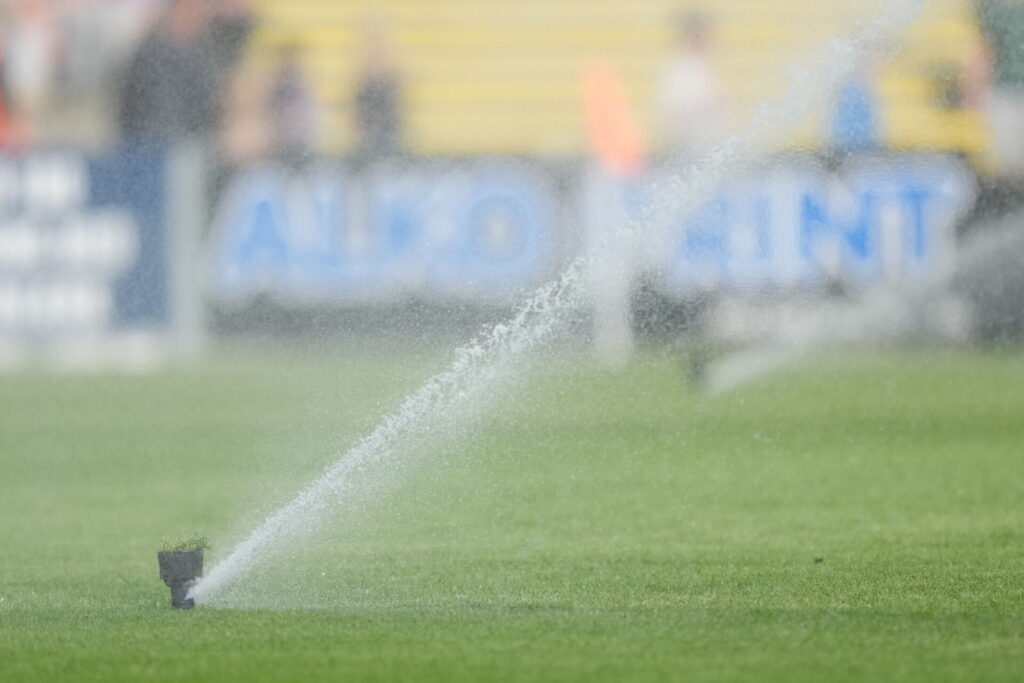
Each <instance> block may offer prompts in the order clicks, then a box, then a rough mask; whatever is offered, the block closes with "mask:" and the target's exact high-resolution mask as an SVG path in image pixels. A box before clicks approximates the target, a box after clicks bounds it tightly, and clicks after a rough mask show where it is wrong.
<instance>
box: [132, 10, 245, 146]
mask: <svg viewBox="0 0 1024 683" xmlns="http://www.w3.org/2000/svg"><path fill="white" fill-rule="evenodd" d="M253 25H254V20H253V19H252V15H251V11H250V10H249V8H248V3H244V2H240V1H239V0H230V1H222V2H212V3H211V2H205V1H204V0H170V3H169V4H168V6H167V8H166V10H165V11H164V13H163V15H162V16H161V18H160V19H159V21H158V22H157V24H156V26H155V27H154V28H153V29H152V30H151V31H150V33H149V34H148V35H147V36H146V37H145V38H144V39H143V40H142V42H141V44H140V45H139V47H138V49H137V50H136V52H135V54H134V55H133V57H132V59H131V61H130V64H129V67H128V71H127V74H126V76H125V79H124V83H123V85H122V88H121V96H120V115H119V123H120V129H121V135H122V138H124V139H125V140H127V141H133V142H170V141H173V140H175V139H180V138H182V137H187V136H200V137H207V136H210V135H211V134H213V132H214V131H215V129H216V128H217V126H218V123H219V119H220V112H221V106H222V104H223V102H222V93H223V92H225V90H226V88H227V84H228V83H229V82H230V75H231V72H232V70H233V69H234V67H235V65H236V63H237V61H238V59H239V57H240V55H241V52H242V48H243V47H244V44H245V41H246V39H247V38H248V35H249V33H251V31H252V28H253Z"/></svg>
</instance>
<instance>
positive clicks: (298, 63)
mask: <svg viewBox="0 0 1024 683" xmlns="http://www.w3.org/2000/svg"><path fill="white" fill-rule="evenodd" d="M267 104H268V107H267V109H268V115H269V119H270V126H271V132H272V134H273V136H274V141H273V147H274V149H273V152H274V155H275V156H276V157H277V158H278V159H280V160H282V161H284V162H285V163H288V164H291V165H301V164H302V163H303V162H305V161H306V160H308V159H309V158H310V157H311V156H312V155H313V152H314V149H315V145H316V136H317V123H318V118H319V117H318V112H317V102H316V98H314V96H313V94H312V92H311V91H310V88H309V84H308V83H307V80H306V74H305V71H304V70H303V67H302V60H301V49H300V47H299V46H298V45H297V44H295V43H292V44H289V45H285V46H284V47H282V48H281V50H280V52H278V57H277V66H276V68H275V70H274V75H273V82H272V83H271V88H270V94H269V97H268V103H267Z"/></svg>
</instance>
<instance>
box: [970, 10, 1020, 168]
mask: <svg viewBox="0 0 1024 683" xmlns="http://www.w3.org/2000/svg"><path fill="white" fill-rule="evenodd" d="M977 10H978V20H979V24H980V26H981V30H982V34H983V36H984V39H985V42H986V50H985V55H984V56H985V58H986V61H987V64H988V69H987V71H988V74H989V76H988V78H987V79H986V80H987V86H988V98H987V100H988V102H987V104H988V115H989V123H990V126H991V131H992V142H993V147H994V149H995V161H996V173H997V175H999V176H1000V177H1001V178H1003V179H1006V180H1013V181H1014V182H1022V181H1024V0H979V2H978V4H977Z"/></svg>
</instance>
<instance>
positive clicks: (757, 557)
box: [0, 351, 1024, 683]
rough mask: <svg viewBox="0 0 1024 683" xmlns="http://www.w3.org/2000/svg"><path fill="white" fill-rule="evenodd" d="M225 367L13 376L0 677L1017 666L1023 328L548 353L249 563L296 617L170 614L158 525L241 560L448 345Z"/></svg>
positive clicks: (980, 671) (949, 676)
mask: <svg viewBox="0 0 1024 683" xmlns="http://www.w3.org/2000/svg"><path fill="white" fill-rule="evenodd" d="M216 360H217V362H214V361H212V360H211V361H210V362H209V363H206V364H202V365H200V366H197V367H188V368H184V369H179V370H174V371H171V370H167V371H164V372H161V373H158V374H155V375H151V376H109V375H103V376H71V375H64V376H61V375H34V374H27V375H13V376H4V377H2V378H0V406H2V410H0V681H3V682H4V683H8V682H14V681H57V680H104V681H107V680H126V681H137V680H188V681H200V680H236V681H258V680H296V681H305V680H311V679H333V680H381V681H384V680H427V681H435V680H436V681H451V680H539V679H545V680H586V681H591V680H610V681H618V680H688V681H725V680H759V681H760V680H771V681H880V680H900V681H945V680H955V681H1021V680H1024V355H1022V354H1021V353H1020V352H1016V353H1000V354H995V353H991V354H987V353H981V352H972V353H967V352H962V353H954V352H948V351H942V352H939V351H934V352H927V353H924V352H918V353H911V352H902V353H888V354H875V355H868V354H865V355H860V356H856V357H843V358H833V359H822V360H818V361H814V362H812V363H810V364H808V365H806V366H804V367H801V368H794V369H791V370H789V371H787V372H785V373H781V374H779V375H777V376H775V377H772V378H769V379H766V380H764V381H763V382H761V383H759V384H757V385H755V386H749V387H746V388H744V389H741V390H738V391H736V392H734V393H732V394H729V395H726V396H723V397H721V398H718V399H716V400H713V401H709V400H706V399H702V398H700V397H699V396H697V395H695V394H694V393H693V392H692V391H690V390H689V389H688V388H687V387H686V386H685V385H684V384H683V383H682V381H681V378H680V375H681V372H680V368H679V366H678V363H677V362H676V361H674V360H673V359H671V358H668V357H665V356H660V355H650V356H645V357H643V358H641V359H638V360H637V361H636V362H634V363H633V364H632V365H630V366H629V367H628V368H624V369H621V370H607V369H600V368H597V367H593V366H591V365H589V364H587V363H582V362H573V361H570V360H565V359H557V358H552V359H549V360H548V361H545V362H543V363H541V364H540V365H539V366H538V367H536V368H534V370H532V371H531V372H530V373H529V375H528V376H527V377H525V378H524V382H523V386H522V388H521V389H520V390H518V391H516V392H513V393H511V394H510V395H508V396H506V397H504V398H503V399H502V401H501V402H500V403H499V404H498V405H497V406H496V408H495V409H494V410H493V411H492V413H490V414H489V417H488V418H487V419H486V420H485V421H484V422H483V423H482V424H480V425H479V428H478V429H477V430H476V431H474V433H473V434H472V435H471V436H470V437H469V438H467V439H465V440H463V441H460V442H459V443H458V445H457V447H455V448H448V449H446V450H445V452H444V453H443V454H433V455H430V456H424V458H425V459H424V461H423V463H421V464H419V465H417V466H416V467H415V468H413V469H412V470H410V471H409V472H408V473H407V474H406V476H405V477H404V478H402V479H401V480H399V481H396V482H395V483H394V485H393V486H391V487H390V489H389V495H388V496H387V497H385V498H383V499H382V500H381V502H380V503H379V504H378V505H376V506H374V507H371V508H370V509H367V510H365V511H364V512H363V514H361V515H360V518H359V519H358V520H346V519H339V518H332V519H331V520H329V523H328V524H327V525H326V526H325V527H324V528H322V529H321V530H319V531H318V532H316V533H315V534H314V535H313V536H312V537H311V538H309V539H306V540H303V541H301V542H297V543H296V544H295V547H294V548H291V549H289V552H288V553H286V554H285V555H283V556H276V557H275V558H274V559H272V560H271V561H269V562H268V565H267V567H265V568H261V569H260V570H259V571H257V572H256V574H254V575H253V576H252V577H249V579H248V580H249V581H250V582H251V585H249V584H245V580H243V583H242V584H240V589H241V590H242V592H243V594H245V595H248V596H249V599H253V600H254V601H256V602H258V603H259V604H267V605H275V606H277V607H279V609H212V608H207V607H200V608H197V609H195V610H193V611H191V612H180V611H171V610H170V609H168V607H167V604H166V603H167V596H168V593H167V589H166V588H165V587H164V586H163V584H162V583H161V582H160V580H159V578H158V576H157V568H156V559H155V550H156V549H157V548H158V546H159V545H160V543H161V541H162V540H163V539H166V538H168V537H170V536H175V535H189V534H191V533H193V532H198V533H201V534H205V535H207V536H209V537H210V540H211V542H212V543H213V544H214V546H215V547H214V550H213V551H212V552H211V559H213V560H215V559H216V558H217V557H218V556H223V554H224V553H225V552H226V551H227V550H228V549H229V547H230V544H231V543H232V542H234V541H237V540H238V539H240V538H241V537H242V536H244V534H245V533H246V532H247V531H248V530H249V529H250V528H251V527H252V526H253V525H254V524H255V523H256V522H257V521H258V520H259V519H260V516H261V515H263V514H266V513H268V512H270V511H271V510H272V509H273V507H274V505H275V504H277V503H280V502H282V501H284V500H285V499H287V498H288V496H289V495H290V494H291V493H293V492H294V491H295V490H297V489H298V488H299V487H301V486H302V485H303V484H305V483H306V482H307V481H308V480H310V479H311V478H312V477H313V476H315V475H316V474H317V473H319V471H320V470H321V469H322V468H323V467H324V466H325V465H326V464H327V463H328V462H329V461H330V460H331V459H332V458H333V457H334V455H335V454H337V453H338V452H340V451H342V450H343V449H344V448H345V447H346V446H348V445H350V444H351V443H353V442H354V441H355V440H356V439H357V438H358V437H359V436H361V435H362V434H363V433H365V432H366V431H367V430H368V429H369V428H371V427H372V426H373V424H374V421H375V420H376V418H377V417H379V416H380V415H381V414H382V413H383V412H384V411H386V410H387V409H389V408H392V407H394V406H395V405H397V402H398V400H399V399H400V398H401V396H402V395H403V393H404V392H405V391H407V390H409V389H412V388H414V387H415V386H416V385H417V383H418V382H419V381H421V380H422V379H423V378H425V377H426V376H428V374H429V373H430V372H432V371H433V370H436V369H440V367H441V364H440V361H438V359H437V358H436V357H435V358H417V357H414V356H411V355H400V354H396V355H394V356H383V355H382V356H378V357H373V356H368V355H366V354H352V355H349V356H346V357H342V358H338V359H334V360H331V359H323V358H319V359H316V358H294V359H291V360H285V359H284V358H283V357H282V356H280V355H278V356H275V357H270V358H264V357H261V356H257V355H254V354H253V355H245V354H225V355H224V356H223V357H221V358H219V359H216ZM816 558H821V559H822V560H823V561H821V562H815V559H816ZM208 564H209V562H208ZM247 586H248V587H247ZM246 591H248V592H246ZM289 605H305V606H319V607H321V609H288V608H287V607H288V606H289ZM280 607H285V609H280Z"/></svg>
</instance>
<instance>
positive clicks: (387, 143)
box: [355, 17, 403, 160]
mask: <svg viewBox="0 0 1024 683" xmlns="http://www.w3.org/2000/svg"><path fill="white" fill-rule="evenodd" d="M364 39H365V46H364V52H363V57H362V62H361V63H360V64H359V67H358V74H357V81H356V94H355V104H356V112H355V114H356V116H355V118H356V125H357V136H358V139H357V143H356V156H357V157H358V158H360V159H363V160H372V159H375V158H379V157H386V156H391V155H394V154H397V153H399V152H400V151H401V146H402V123H403V122H402V112H401V104H402V102H401V100H402V76H401V73H400V72H399V69H398V64H397V60H396V57H395V51H394V47H393V45H392V42H391V35H390V31H389V27H388V25H387V22H386V20H384V19H383V18H382V17H372V18H370V19H369V20H368V21H367V26H366V32H365V38H364Z"/></svg>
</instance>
